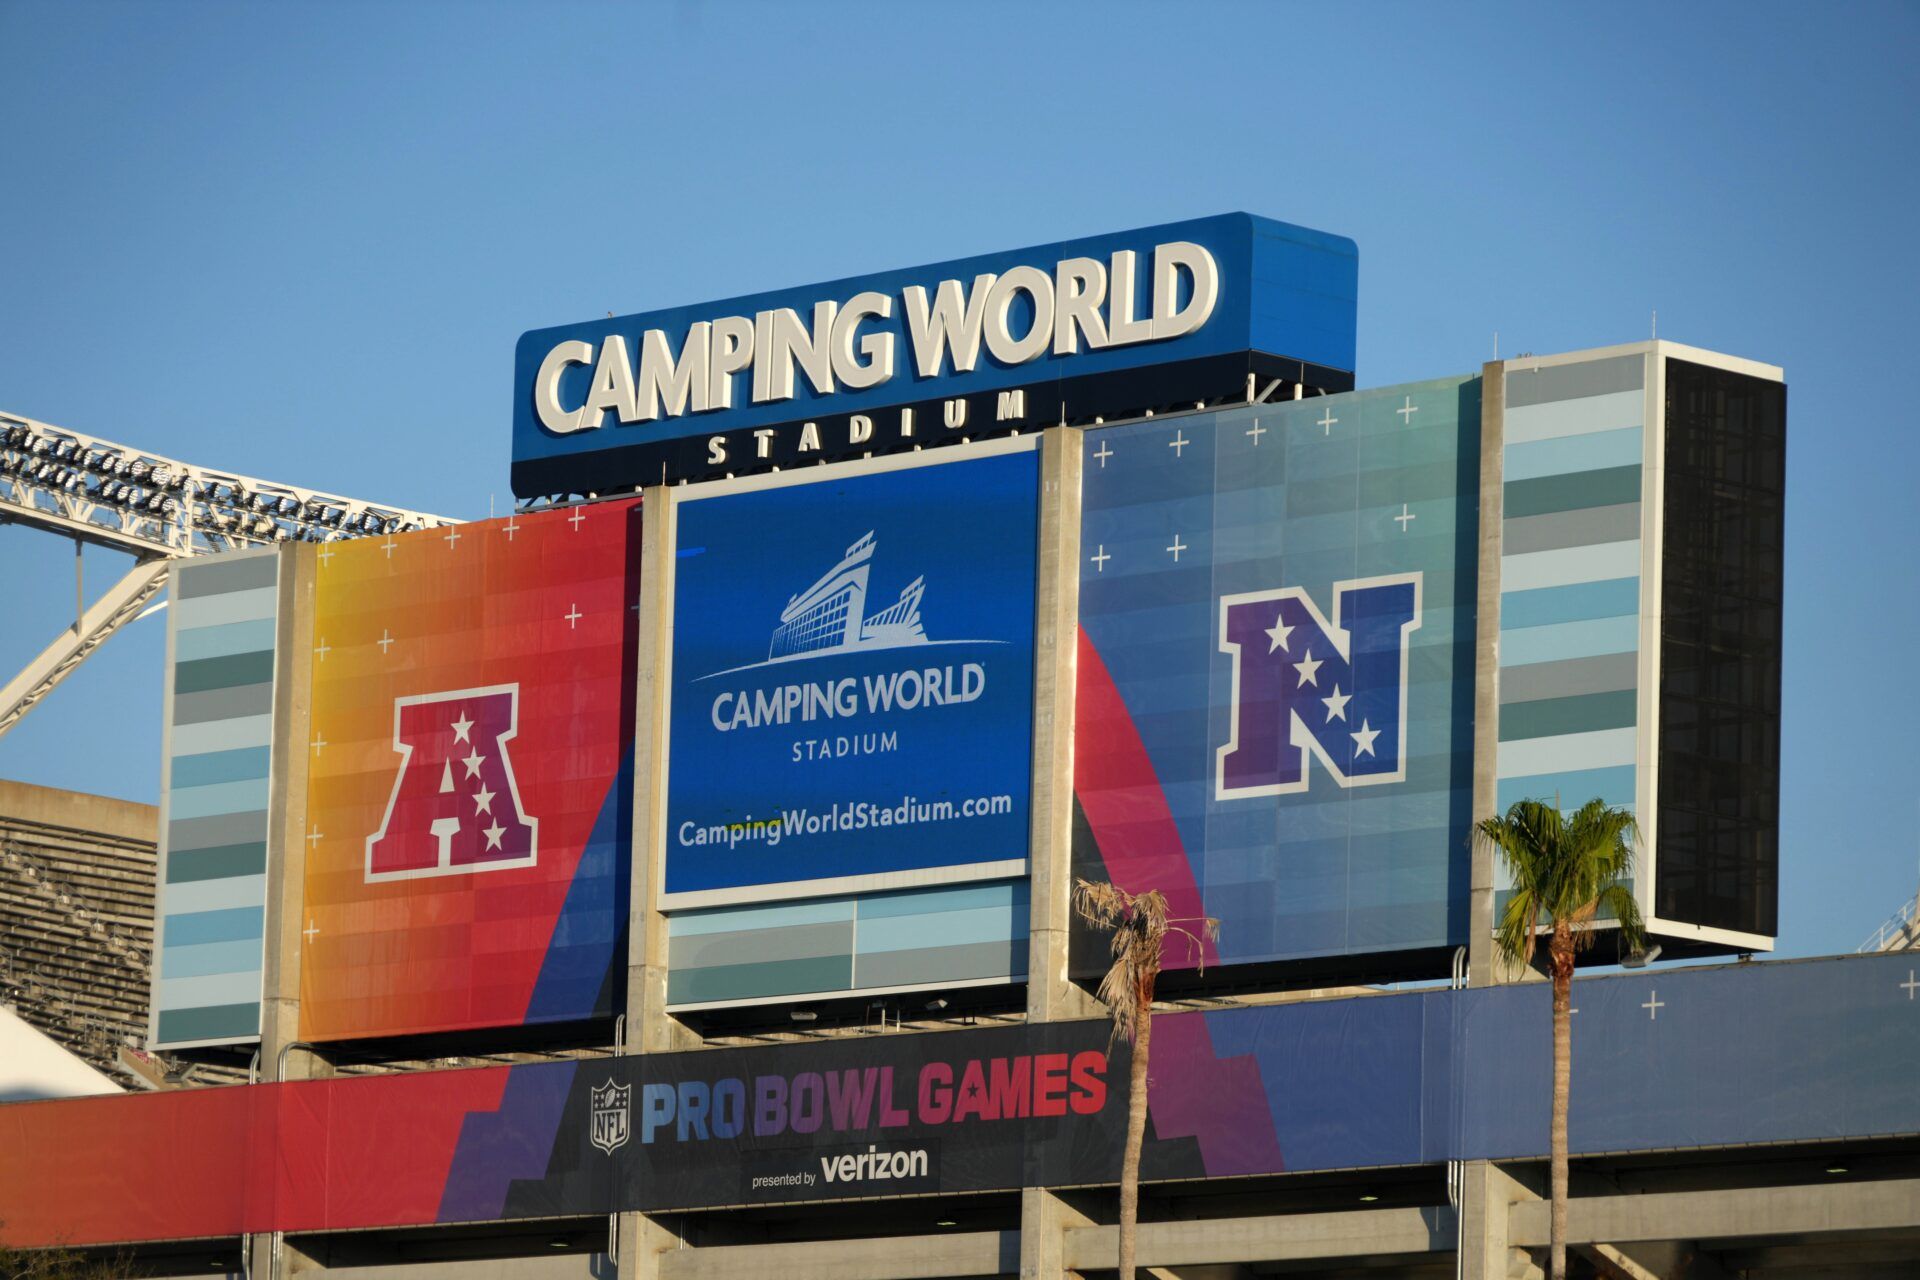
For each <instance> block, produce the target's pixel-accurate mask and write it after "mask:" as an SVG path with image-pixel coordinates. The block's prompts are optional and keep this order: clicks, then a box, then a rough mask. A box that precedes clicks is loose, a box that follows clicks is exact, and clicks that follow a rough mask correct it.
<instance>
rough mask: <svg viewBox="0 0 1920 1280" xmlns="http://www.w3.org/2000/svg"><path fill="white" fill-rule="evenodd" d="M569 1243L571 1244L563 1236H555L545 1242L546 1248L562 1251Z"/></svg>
mask: <svg viewBox="0 0 1920 1280" xmlns="http://www.w3.org/2000/svg"><path fill="white" fill-rule="evenodd" d="M569 1243H571V1242H570V1241H569V1240H568V1239H567V1238H566V1237H565V1236H555V1237H554V1238H553V1239H551V1240H549V1241H547V1248H549V1249H564V1248H566V1247H567V1245H568V1244H569Z"/></svg>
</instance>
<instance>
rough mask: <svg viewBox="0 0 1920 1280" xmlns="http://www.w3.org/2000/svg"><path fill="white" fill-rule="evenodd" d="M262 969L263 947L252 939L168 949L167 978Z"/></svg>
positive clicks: (253, 971)
mask: <svg viewBox="0 0 1920 1280" xmlns="http://www.w3.org/2000/svg"><path fill="white" fill-rule="evenodd" d="M259 972H260V947H259V944H258V943H255V942H254V941H252V940H251V939H246V938H243V939H241V940H240V941H239V942H202V943H198V944H191V943H190V944H188V945H186V946H179V947H170V948H168V949H167V980H169V981H171V980H172V979H174V978H200V977H205V976H206V975H207V974H210V973H252V974H258V973H259Z"/></svg>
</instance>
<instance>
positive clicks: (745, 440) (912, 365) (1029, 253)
mask: <svg viewBox="0 0 1920 1280" xmlns="http://www.w3.org/2000/svg"><path fill="white" fill-rule="evenodd" d="M1356 263H1357V258H1356V255H1355V251H1354V247H1353V244H1352V242H1351V241H1349V240H1345V239H1342V238H1340V237H1337V236H1329V235H1325V234H1323V233H1320V232H1316V231H1309V230H1306V229H1304V228H1300V227H1293V226H1288V225H1286V224H1284V223H1278V222H1272V221H1269V220H1266V219H1262V218H1254V217H1251V216H1250V215H1247V214H1230V215H1226V216H1222V217H1215V218H1204V219H1198V220H1195V221H1191V222H1183V223H1174V224H1171V225H1167V226H1160V227H1149V228H1144V229H1141V230H1137V231H1130V232H1122V233H1118V234H1115V235H1107V236H1096V237H1092V238H1089V239H1085V240H1077V241H1070V242H1065V243H1061V244H1055V245H1047V246H1039V247H1035V248H1031V249H1022V250H1017V251H1014V252H1012V253H1001V254H990V255H985V256H982V257H976V258H969V259H963V260H959V261H954V262H945V263H938V264H935V265H932V266H927V267H919V268H913V269H909V270H905V271H892V272H883V273H880V274H877V275H871V276H862V277H857V278H853V279H848V280H841V281H835V282H832V283H828V284H822V285H815V286H811V287H807V288H802V289H790V290H785V291H781V292H775V293H766V294H757V295H753V296H749V297H744V298H734V299H729V300H726V301H723V302H715V303H707V304H703V305H700V306H693V307H681V308H675V309H671V310H665V311H655V312H648V313H645V314H641V315H634V316H627V317H622V318H610V319H606V320H599V321H592V322H589V323H584V324H575V325H568V326H562V327H559V328H552V329H540V330H534V331H532V332H530V333H527V334H525V335H523V336H522V337H521V339H520V343H519V348H518V351H517V353H516V357H515V372H514V427H513V432H514V451H513V489H514V492H515V493H516V494H518V495H519V496H521V497H535V496H542V495H552V494H560V493H578V492H606V491H609V490H614V489H619V488H624V487H628V486H633V485H638V484H651V483H660V482H662V481H670V480H680V479H690V478H702V477H711V476H719V475H723V474H732V473H737V472H751V471H765V470H770V469H772V468H775V467H779V466H783V465H791V464H794V463H803V462H817V461H823V460H827V459H833V458H846V457H859V456H862V455H865V454H872V453H880V452H887V451H892V450H910V449H913V448H916V447H920V446H924V445H927V444H939V443H946V442H951V441H957V440H960V439H963V438H972V437H975V436H979V435H983V434H992V433H995V432H1008V431H1018V430H1024V429H1030V428H1037V427H1041V426H1049V425H1053V424H1055V423H1058V422H1068V421H1073V422H1078V421H1091V420H1093V419H1094V418H1096V417H1102V416H1105V417H1119V416H1131V415H1137V414H1140V413H1142V412H1144V411H1147V410H1150V409H1154V408H1157V407H1161V406H1167V405H1175V404H1178V405H1181V406H1183V407H1184V406H1190V405H1192V404H1193V403H1194V402H1196V401H1202V400H1218V399H1222V398H1228V397H1240V398H1244V396H1245V393H1246V390H1247V385H1248V381H1249V379H1253V380H1255V381H1256V382H1259V383H1261V384H1262V385H1264V384H1265V383H1266V382H1270V381H1273V380H1276V379H1278V380H1280V381H1282V382H1285V383H1297V384H1303V385H1309V386H1314V387H1319V388H1323V389H1327V390H1336V391H1337V390H1345V389H1347V388H1350V387H1351V386H1352V385H1353V374H1352V370H1353V351H1354V296H1355V288H1356V276H1357V266H1356Z"/></svg>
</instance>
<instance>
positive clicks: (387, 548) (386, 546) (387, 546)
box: [380, 534, 394, 560]
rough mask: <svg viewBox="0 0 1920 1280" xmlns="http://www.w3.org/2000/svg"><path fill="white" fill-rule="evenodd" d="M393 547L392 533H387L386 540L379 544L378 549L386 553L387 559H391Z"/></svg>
mask: <svg viewBox="0 0 1920 1280" xmlns="http://www.w3.org/2000/svg"><path fill="white" fill-rule="evenodd" d="M393 548H394V541H393V535H392V534H388V535H387V540H386V541H385V542H383V543H381V544H380V549H381V550H382V551H384V552H386V553H387V559H389V560H391V559H393Z"/></svg>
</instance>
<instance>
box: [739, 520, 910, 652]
mask: <svg viewBox="0 0 1920 1280" xmlns="http://www.w3.org/2000/svg"><path fill="white" fill-rule="evenodd" d="M873 552H874V537H873V533H872V531H871V530H869V531H868V532H867V533H865V534H863V535H861V536H860V537H859V538H858V539H857V540H855V542H854V543H853V545H852V546H850V547H848V548H847V554H846V555H845V556H843V557H841V559H840V563H838V564H836V565H834V566H833V568H831V569H829V570H827V571H826V572H825V573H824V574H822V575H820V578H819V580H818V581H817V582H815V583H814V584H813V585H812V586H810V587H808V588H807V589H806V590H805V591H802V592H800V593H799V594H797V595H795V596H794V597H793V598H792V599H790V600H788V601H787V604H786V607H785V608H783V609H782V610H781V611H780V625H779V626H777V627H775V628H774V631H773V638H772V639H771V640H770V641H769V642H768V645H767V657H768V659H770V660H771V659H777V658H797V657H812V656H819V655H824V654H829V653H845V652H847V651H849V650H853V649H891V648H895V647H897V646H899V645H907V644H924V643H925V642H926V638H927V637H926V634H925V632H923V631H922V630H921V626H920V598H921V597H922V596H923V595H924V594H925V593H926V589H927V584H926V579H925V578H924V577H921V578H915V579H914V580H913V581H912V582H909V583H908V584H907V585H906V586H905V587H904V588H902V589H901V592H900V598H899V599H898V600H896V601H894V602H893V603H892V604H890V605H888V606H887V607H886V608H884V609H881V610H880V611H878V612H877V613H874V614H871V615H869V614H868V613H867V612H866V607H867V574H868V572H869V570H870V569H871V568H872V565H873Z"/></svg>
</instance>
